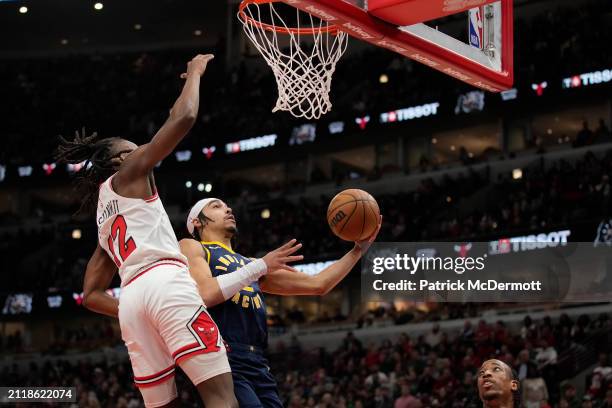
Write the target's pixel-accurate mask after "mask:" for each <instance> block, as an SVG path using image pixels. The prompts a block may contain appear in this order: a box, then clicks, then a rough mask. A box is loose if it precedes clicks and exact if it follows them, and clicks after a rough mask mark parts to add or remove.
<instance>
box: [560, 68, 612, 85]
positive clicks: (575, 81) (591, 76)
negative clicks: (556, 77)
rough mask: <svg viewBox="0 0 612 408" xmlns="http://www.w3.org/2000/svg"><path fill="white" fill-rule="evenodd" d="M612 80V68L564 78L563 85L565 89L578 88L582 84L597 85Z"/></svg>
mask: <svg viewBox="0 0 612 408" xmlns="http://www.w3.org/2000/svg"><path fill="white" fill-rule="evenodd" d="M610 81H612V69H604V70H601V71H593V72H585V73H584V74H578V75H572V76H571V77H568V78H563V80H562V81H561V85H562V87H563V88H564V89H568V88H578V87H581V86H589V85H597V84H603V83H606V82H610Z"/></svg>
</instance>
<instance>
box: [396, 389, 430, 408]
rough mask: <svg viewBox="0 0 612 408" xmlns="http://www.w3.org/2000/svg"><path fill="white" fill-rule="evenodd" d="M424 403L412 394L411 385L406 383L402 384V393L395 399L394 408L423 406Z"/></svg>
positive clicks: (418, 407) (419, 407) (417, 407)
mask: <svg viewBox="0 0 612 408" xmlns="http://www.w3.org/2000/svg"><path fill="white" fill-rule="evenodd" d="M422 406H423V404H422V403H421V401H420V400H419V399H418V398H417V397H415V396H414V395H412V392H411V391H410V385H408V384H404V385H402V393H401V395H400V396H399V397H398V398H397V399H396V400H395V405H394V406H393V408H421V407H422Z"/></svg>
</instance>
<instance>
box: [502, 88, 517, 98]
mask: <svg viewBox="0 0 612 408" xmlns="http://www.w3.org/2000/svg"><path fill="white" fill-rule="evenodd" d="M500 95H501V98H502V100H503V101H511V100H513V99H516V98H517V97H518V89H516V88H512V89H508V90H507V91H502V92H500Z"/></svg>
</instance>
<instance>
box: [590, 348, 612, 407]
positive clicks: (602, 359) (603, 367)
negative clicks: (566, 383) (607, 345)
mask: <svg viewBox="0 0 612 408" xmlns="http://www.w3.org/2000/svg"><path fill="white" fill-rule="evenodd" d="M609 384H612V367H610V364H609V359H608V354H607V353H600V354H599V357H598V360H597V365H596V366H595V368H594V369H593V372H592V374H591V382H590V384H589V386H588V392H589V394H590V395H592V396H593V397H597V398H602V397H603V395H604V392H605V391H606V389H607V386H608V385H609Z"/></svg>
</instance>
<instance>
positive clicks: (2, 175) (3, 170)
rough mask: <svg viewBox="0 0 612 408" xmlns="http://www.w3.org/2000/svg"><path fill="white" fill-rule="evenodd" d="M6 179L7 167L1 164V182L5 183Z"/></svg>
mask: <svg viewBox="0 0 612 408" xmlns="http://www.w3.org/2000/svg"><path fill="white" fill-rule="evenodd" d="M5 177H6V166H4V165H2V164H0V182H2V181H4V178H5Z"/></svg>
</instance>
